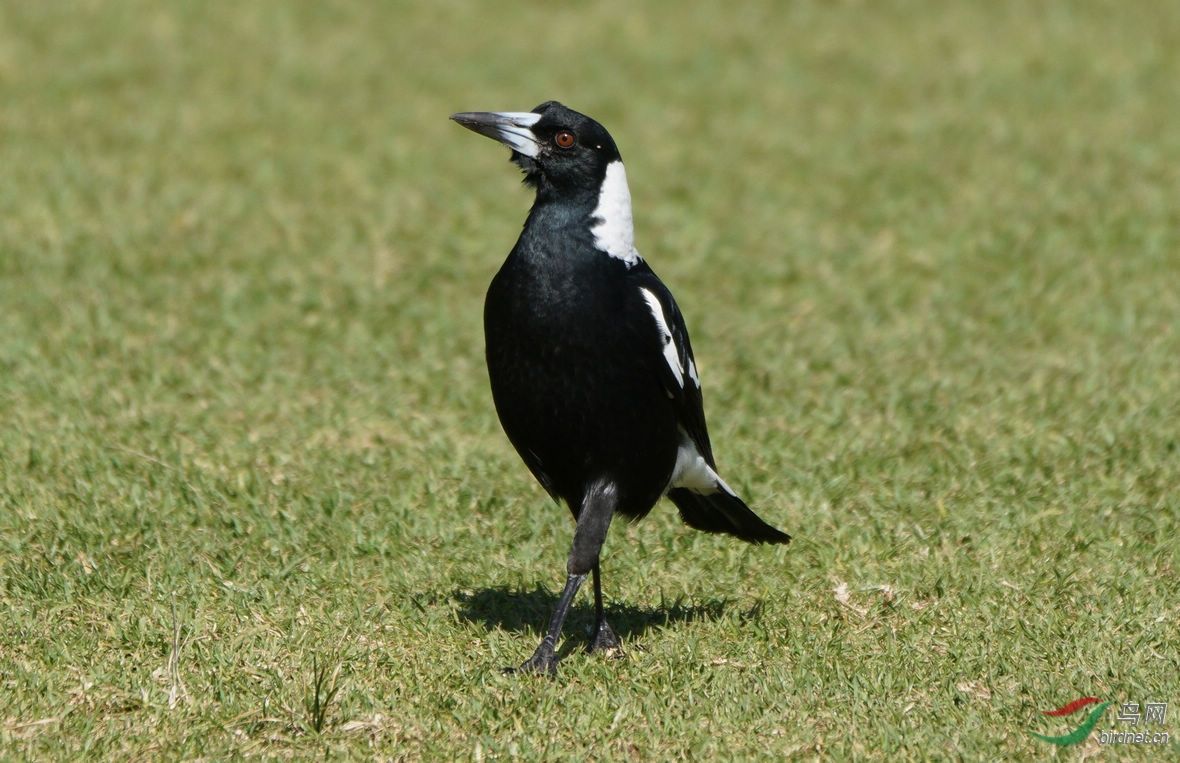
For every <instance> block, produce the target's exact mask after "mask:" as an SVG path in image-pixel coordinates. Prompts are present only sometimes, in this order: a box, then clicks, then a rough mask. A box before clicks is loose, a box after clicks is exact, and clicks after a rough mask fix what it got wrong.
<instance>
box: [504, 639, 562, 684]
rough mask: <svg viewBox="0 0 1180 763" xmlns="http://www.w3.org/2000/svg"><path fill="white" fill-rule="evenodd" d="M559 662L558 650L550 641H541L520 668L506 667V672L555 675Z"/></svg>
mask: <svg viewBox="0 0 1180 763" xmlns="http://www.w3.org/2000/svg"><path fill="white" fill-rule="evenodd" d="M557 663H558V657H557V652H556V651H554V649H553V647H552V646H550V645H549V644H548V643H546V642H541V645H540V646H539V647H537V651H535V652H533V656H532V657H530V658H528V659H527V660H525V661H524V663H523V664H522V665H521V666H520V667H519V668H504V672H505V673H525V674H536V675H544V676H555V675H557Z"/></svg>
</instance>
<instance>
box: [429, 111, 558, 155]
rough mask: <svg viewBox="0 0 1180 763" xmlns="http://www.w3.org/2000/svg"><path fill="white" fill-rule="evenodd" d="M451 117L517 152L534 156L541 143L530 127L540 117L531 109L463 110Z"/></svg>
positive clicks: (469, 128)
mask: <svg viewBox="0 0 1180 763" xmlns="http://www.w3.org/2000/svg"><path fill="white" fill-rule="evenodd" d="M451 119H453V120H455V121H456V122H458V123H459V124H461V125H463V126H464V127H466V128H467V129H468V130H471V131H473V132H477V133H479V134H480V135H486V136H488V137H489V138H495V139H496V140H498V141H500V142H501V143H503V144H504V145H505V146H508V147H509V148H511V149H512V150H513V151H516V152H517V153H521V154H524V155H525V156H528V157H533V158H536V156H537V153H538V152H539V151H540V147H541V144H540V143H539V142H538V141H537V136H535V135H533V131H532V130H531V129H529V128H531V127H532V126H533V125H535V124H536V123H537V122H538V121H540V119H541V115H540V114H534V113H533V112H531V111H464V112H460V113H458V114H451Z"/></svg>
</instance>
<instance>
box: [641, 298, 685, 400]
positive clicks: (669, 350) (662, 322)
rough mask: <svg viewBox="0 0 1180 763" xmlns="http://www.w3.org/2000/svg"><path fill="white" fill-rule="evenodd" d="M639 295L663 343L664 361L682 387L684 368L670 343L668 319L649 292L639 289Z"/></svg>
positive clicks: (674, 347) (671, 342)
mask: <svg viewBox="0 0 1180 763" xmlns="http://www.w3.org/2000/svg"><path fill="white" fill-rule="evenodd" d="M639 293H640V294H642V295H643V301H644V302H646V303H647V309H648V310H651V315H652V317H653V318H655V319H656V328H658V329H659V330H660V339H661V341H663V343H664V360H665V361H666V362H667V363H668V367H669V368H671V369H672V375H673V376H675V377H676V383H677V384H679V385H680V386H681V387H684V367H683V366H681V365H680V354H679V353H677V352H676V343H675V342H673V341H672V330H671V329H670V328H668V319H667V318H665V317H664V307H663V305H661V304H660V300H659V299H658V298H657V297H656V295H655V294H653V293H652V292H651V291H650V290H648V289H643V288H640V289H639Z"/></svg>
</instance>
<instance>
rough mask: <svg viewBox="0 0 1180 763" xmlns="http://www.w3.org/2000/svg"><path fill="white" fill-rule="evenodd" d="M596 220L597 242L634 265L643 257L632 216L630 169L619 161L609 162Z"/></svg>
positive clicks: (631, 265) (628, 265)
mask: <svg viewBox="0 0 1180 763" xmlns="http://www.w3.org/2000/svg"><path fill="white" fill-rule="evenodd" d="M592 217H593V219H594V220H595V221H596V224H595V225H594V226H593V227H591V228H590V233H592V234H593V235H594V246H596V247H597V248H598V249H599V250H600V251H603V252H605V253H607V254H608V255H610V256H611V257H614V258H615V259H616V260H622V261H623V262H625V263H627V267H633V266H634V265H635V264H636V263H638V262H639V261H640V260H641V259H642V258H641V257H640V256H639V252H638V251H636V249H635V224H634V221H633V220H632V217H631V188H630V187H629V186H628V185H627V170H625V169H624V168H623V163H622V162H619V161H614V162H611V163H610V164H609V165H607V168H606V176H605V177H603V179H602V188H601V189H600V190H599V192H598V206H597V207H595V208H594V212H593V213H592Z"/></svg>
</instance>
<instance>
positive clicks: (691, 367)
mask: <svg viewBox="0 0 1180 763" xmlns="http://www.w3.org/2000/svg"><path fill="white" fill-rule="evenodd" d="M688 378H690V379H692V383H693V384H695V385H696V387H697V389H700V388H701V377H700V376H697V364H696V363H693V362H692V358H691V357H689V359H688Z"/></svg>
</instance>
